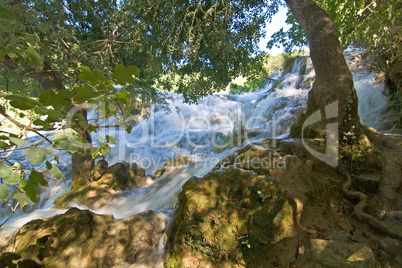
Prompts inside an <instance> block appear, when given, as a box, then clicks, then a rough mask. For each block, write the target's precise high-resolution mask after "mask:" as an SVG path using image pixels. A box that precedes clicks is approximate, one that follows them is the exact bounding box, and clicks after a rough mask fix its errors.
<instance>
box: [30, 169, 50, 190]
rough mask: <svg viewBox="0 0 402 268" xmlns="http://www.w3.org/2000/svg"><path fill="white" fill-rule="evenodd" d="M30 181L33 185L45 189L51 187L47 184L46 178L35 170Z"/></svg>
mask: <svg viewBox="0 0 402 268" xmlns="http://www.w3.org/2000/svg"><path fill="white" fill-rule="evenodd" d="M29 181H30V182H31V183H32V184H33V185H39V184H40V185H42V186H43V187H49V184H48V183H47V181H46V180H45V178H44V177H43V174H42V173H40V172H37V171H35V170H32V171H31V174H29Z"/></svg>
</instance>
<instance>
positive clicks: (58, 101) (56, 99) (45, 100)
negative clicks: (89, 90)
mask: <svg viewBox="0 0 402 268" xmlns="http://www.w3.org/2000/svg"><path fill="white" fill-rule="evenodd" d="M73 95H74V93H73V92H72V91H70V90H66V89H63V90H60V91H58V92H57V94H56V93H55V92H53V90H51V89H47V90H45V91H43V92H42V93H41V94H40V96H39V101H40V102H41V103H42V104H43V105H45V106H53V108H54V109H55V110H61V109H63V108H68V107H70V106H71V101H70V100H69V99H70V98H72V97H73Z"/></svg>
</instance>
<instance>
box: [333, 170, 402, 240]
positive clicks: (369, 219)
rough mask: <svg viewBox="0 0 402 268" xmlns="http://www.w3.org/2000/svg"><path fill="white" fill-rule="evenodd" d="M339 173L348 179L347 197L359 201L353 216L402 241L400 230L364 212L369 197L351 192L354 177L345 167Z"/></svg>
mask: <svg viewBox="0 0 402 268" xmlns="http://www.w3.org/2000/svg"><path fill="white" fill-rule="evenodd" d="M339 172H340V173H341V174H342V175H343V176H344V177H345V178H346V182H345V183H344V184H343V188H342V191H343V194H344V195H345V197H346V198H347V199H349V200H358V203H357V204H356V205H355V206H354V208H353V216H354V217H356V218H357V219H358V220H360V221H364V222H366V223H367V224H368V225H370V226H371V227H372V228H373V229H375V230H376V231H377V232H379V233H381V234H384V235H388V236H390V237H393V238H398V239H401V240H402V232H401V231H400V230H397V229H396V228H393V227H391V226H388V225H386V224H385V223H384V222H382V221H380V220H378V219H376V218H375V217H373V216H371V215H369V214H367V213H366V212H364V209H365V208H366V207H367V195H365V194H364V193H362V192H359V191H351V190H350V186H351V184H352V177H351V176H350V174H349V172H347V170H346V169H345V168H343V167H341V168H339Z"/></svg>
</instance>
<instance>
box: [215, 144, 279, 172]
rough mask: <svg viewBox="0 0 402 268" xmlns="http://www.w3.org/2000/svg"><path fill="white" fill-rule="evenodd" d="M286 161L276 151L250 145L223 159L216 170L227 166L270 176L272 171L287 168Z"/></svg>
mask: <svg viewBox="0 0 402 268" xmlns="http://www.w3.org/2000/svg"><path fill="white" fill-rule="evenodd" d="M285 165H286V163H285V159H284V158H283V157H281V155H280V154H279V153H277V152H276V151H275V150H272V149H269V148H264V147H262V146H259V145H255V144H250V145H247V146H246V147H244V148H242V149H240V150H237V151H235V152H234V153H233V154H231V155H229V156H228V157H226V158H224V159H222V160H221V161H220V162H219V163H218V164H217V165H216V166H215V167H214V170H217V169H220V168H222V167H227V166H237V167H238V168H241V169H245V170H250V171H254V172H255V173H257V174H259V175H269V174H270V170H272V169H282V168H285Z"/></svg>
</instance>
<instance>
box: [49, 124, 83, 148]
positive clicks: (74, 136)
mask: <svg viewBox="0 0 402 268" xmlns="http://www.w3.org/2000/svg"><path fill="white" fill-rule="evenodd" d="M52 141H53V146H54V147H58V148H61V149H63V150H66V151H67V152H69V153H74V152H81V153H84V149H83V147H84V146H83V145H84V143H85V141H82V140H81V139H80V138H79V136H78V133H77V131H75V130H73V129H71V128H68V129H65V130H62V131H60V132H59V133H56V134H54V135H53V137H52Z"/></svg>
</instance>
